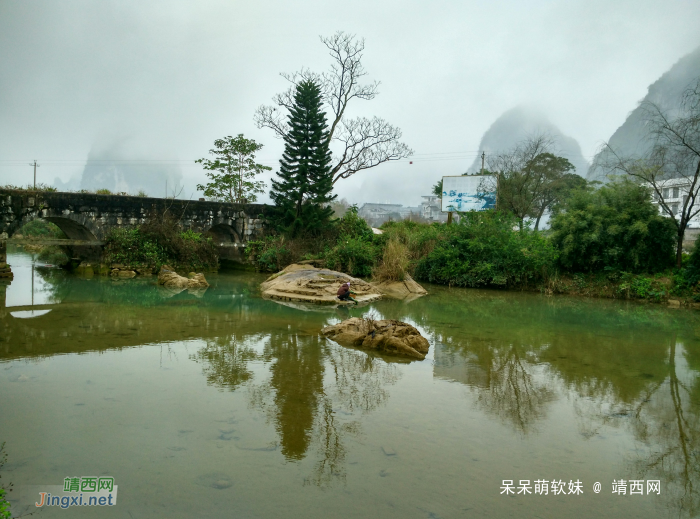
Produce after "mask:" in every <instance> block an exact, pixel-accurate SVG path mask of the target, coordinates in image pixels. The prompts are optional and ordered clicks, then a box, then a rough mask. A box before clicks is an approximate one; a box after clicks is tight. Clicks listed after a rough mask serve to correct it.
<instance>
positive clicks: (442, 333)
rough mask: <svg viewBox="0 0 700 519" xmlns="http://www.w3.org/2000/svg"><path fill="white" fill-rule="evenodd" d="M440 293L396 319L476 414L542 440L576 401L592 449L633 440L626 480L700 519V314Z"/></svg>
mask: <svg viewBox="0 0 700 519" xmlns="http://www.w3.org/2000/svg"><path fill="white" fill-rule="evenodd" d="M437 292H438V294H435V291H434V292H433V295H431V298H432V300H431V301H430V303H429V305H430V306H428V301H427V300H425V301H421V300H419V301H416V302H414V303H412V304H411V305H408V306H397V307H396V308H395V312H397V313H399V312H400V313H401V314H402V315H403V317H402V318H404V319H412V320H413V321H415V322H417V323H421V325H422V326H423V327H424V328H425V329H427V330H428V331H429V332H430V333H431V334H432V335H433V337H434V338H435V343H436V346H435V348H436V349H435V365H434V376H435V377H437V378H442V379H447V380H451V381H456V382H459V383H462V384H465V385H466V386H467V387H468V388H469V391H470V392H471V393H475V402H476V406H477V407H478V408H480V409H483V410H484V411H485V412H487V413H488V414H492V415H495V416H498V417H499V418H500V419H501V420H502V421H503V422H504V423H508V424H510V425H511V426H512V427H513V428H514V429H515V430H516V431H519V432H521V433H524V434H529V433H532V432H534V431H537V427H536V425H537V423H539V422H542V421H543V419H544V418H545V415H546V410H547V407H548V404H549V403H550V402H552V401H554V400H555V399H556V398H557V397H560V396H562V395H566V397H567V398H569V399H570V401H571V402H572V405H573V409H574V411H575V413H576V415H577V417H578V425H579V430H580V432H581V435H582V436H583V437H584V438H586V439H591V438H593V437H596V436H598V435H600V434H601V433H602V431H604V429H605V428H606V427H613V428H624V429H627V430H629V431H630V432H631V433H632V434H633V435H634V438H635V439H636V440H637V442H638V445H637V447H636V448H635V449H634V452H635V453H636V454H635V456H633V457H630V458H629V460H628V473H627V474H620V475H619V477H620V478H624V479H658V480H661V482H662V485H663V488H662V495H663V496H664V499H665V500H666V502H667V506H668V507H669V509H671V510H675V511H676V512H677V513H678V514H680V515H682V516H686V515H687V516H691V517H693V516H695V515H696V514H698V513H699V512H700V493H699V492H698V487H699V485H700V341H699V340H698V335H697V330H698V329H700V327H699V326H698V324H699V319H698V316H697V314H694V313H692V312H687V311H686V312H678V311H673V310H668V309H665V308H662V307H658V306H657V307H649V306H641V305H637V304H628V305H623V304H620V303H611V302H607V301H578V302H577V301H569V300H561V299H559V300H557V299H549V300H548V299H544V298H541V299H540V300H539V301H537V304H532V303H533V298H532V297H529V296H527V297H523V298H522V301H523V303H525V302H529V303H530V304H517V299H518V296H517V295H513V297H510V296H509V297H508V298H507V301H506V300H505V299H504V298H500V297H498V296H497V295H492V296H490V297H488V296H486V297H485V296H484V295H479V294H471V295H469V294H464V293H460V292H456V293H455V292H452V293H446V294H442V297H440V295H441V294H439V289H438V290H437ZM436 295H437V296H438V297H435V296H436ZM455 297H457V298H459V299H460V301H459V302H458V304H455V301H454V299H455ZM448 302H450V303H451V304H448ZM435 315H438V316H439V318H437V319H435V318H432V319H431V316H435Z"/></svg>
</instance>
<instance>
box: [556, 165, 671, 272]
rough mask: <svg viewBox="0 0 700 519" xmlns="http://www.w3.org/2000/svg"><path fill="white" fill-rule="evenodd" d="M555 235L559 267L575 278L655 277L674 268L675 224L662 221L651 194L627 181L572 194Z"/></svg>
mask: <svg viewBox="0 0 700 519" xmlns="http://www.w3.org/2000/svg"><path fill="white" fill-rule="evenodd" d="M552 230H553V234H552V243H554V245H555V246H556V247H557V248H558V249H559V251H560V255H559V262H560V264H561V266H562V267H564V268H565V269H567V270H570V271H573V272H593V271H600V270H605V269H612V270H621V271H627V272H657V271H660V270H663V269H665V268H668V267H669V266H670V265H672V264H673V245H674V242H675V239H674V235H675V226H674V224H673V221H671V219H670V218H665V217H663V216H661V215H659V212H658V210H657V209H656V207H655V206H654V205H653V204H652V202H651V196H650V190H649V188H647V187H644V186H640V185H638V184H635V183H634V182H631V181H630V180H627V179H621V180H617V181H615V182H611V183H610V184H608V185H605V186H603V187H601V188H600V189H598V190H578V191H574V192H572V195H571V197H570V198H569V199H568V200H567V201H566V202H564V203H563V204H562V206H561V207H560V208H558V209H557V210H556V211H555V213H554V216H553V217H552Z"/></svg>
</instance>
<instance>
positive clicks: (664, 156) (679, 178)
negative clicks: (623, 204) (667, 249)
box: [595, 78, 700, 268]
mask: <svg viewBox="0 0 700 519" xmlns="http://www.w3.org/2000/svg"><path fill="white" fill-rule="evenodd" d="M641 107H642V109H643V114H644V120H645V123H646V127H647V128H648V136H647V138H648V139H649V141H650V144H651V146H649V148H648V151H647V152H646V153H645V154H644V155H643V156H641V157H624V156H620V155H619V154H618V153H617V152H616V150H614V149H613V148H611V147H610V145H609V144H604V145H603V151H604V153H600V154H599V157H600V159H599V160H598V163H597V164H595V166H596V167H603V168H605V169H607V170H608V171H610V172H621V173H624V174H627V175H629V176H631V177H634V178H636V179H637V180H639V181H641V182H643V183H645V184H646V185H648V186H649V187H650V188H651V190H652V192H653V194H654V198H655V199H656V200H657V201H658V203H659V206H660V207H661V211H662V212H663V213H664V214H666V215H668V216H670V217H671V218H672V219H673V222H674V223H675V225H676V230H677V240H676V265H677V266H678V267H679V268H680V266H681V259H682V252H683V236H684V235H685V230H686V229H687V227H688V224H689V223H690V221H691V220H692V219H693V218H694V217H695V216H696V215H697V214H698V213H700V205H697V204H696V202H697V198H698V193H699V192H700V78H698V79H697V80H695V81H694V82H693V83H692V84H691V86H690V87H689V88H688V89H687V90H686V91H685V92H684V94H683V96H682V97H681V99H680V102H679V105H678V106H677V107H674V108H670V109H669V108H666V107H663V106H661V105H659V104H657V103H653V102H650V101H644V102H643V103H642V104H641ZM672 188H678V189H679V190H680V192H681V193H682V194H683V197H682V202H681V203H680V204H679V206H680V211H678V210H676V204H671V203H669V200H668V199H669V198H675V197H671V196H669V194H671V193H669V189H672Z"/></svg>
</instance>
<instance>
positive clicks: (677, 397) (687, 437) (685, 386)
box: [633, 340, 700, 517]
mask: <svg viewBox="0 0 700 519" xmlns="http://www.w3.org/2000/svg"><path fill="white" fill-rule="evenodd" d="M681 351H683V347H682V346H681ZM678 353H679V352H678V351H677V345H676V341H675V340H673V341H671V345H670V347H669V348H668V377H667V378H666V380H665V381H664V382H663V384H661V385H659V386H658V388H657V390H656V391H655V394H653V395H650V396H649V398H646V399H644V400H643V401H642V402H641V403H640V406H639V410H638V411H637V413H636V414H635V417H634V422H633V423H634V430H635V432H636V433H637V437H638V439H639V440H641V441H643V442H644V443H645V444H646V445H647V446H648V448H649V452H648V456H647V457H646V458H644V459H639V460H637V461H636V463H635V466H636V467H637V468H638V469H639V470H640V471H641V473H642V476H640V477H646V476H650V478H651V476H654V477H653V479H660V480H661V484H662V485H663V488H662V495H664V496H665V498H666V500H668V501H669V504H670V505H671V507H672V508H675V509H677V510H678V511H679V513H683V514H687V515H688V516H690V517H694V516H695V515H696V514H698V512H700V491H699V487H700V400H698V398H697V396H698V394H697V393H698V387H699V386H700V376H699V375H698V373H697V371H691V370H689V369H682V370H681V369H679V366H678V360H677V359H678V357H679V355H678ZM685 353H686V355H685V357H686V362H687V360H689V359H688V357H689V355H688V353H687V352H685ZM679 371H680V373H679ZM684 379H685V380H684ZM645 404H646V405H645Z"/></svg>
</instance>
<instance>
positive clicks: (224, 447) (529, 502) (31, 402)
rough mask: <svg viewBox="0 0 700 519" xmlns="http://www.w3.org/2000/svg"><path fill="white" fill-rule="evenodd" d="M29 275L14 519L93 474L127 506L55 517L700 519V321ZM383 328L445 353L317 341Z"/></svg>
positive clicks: (627, 310)
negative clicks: (288, 301) (388, 354)
mask: <svg viewBox="0 0 700 519" xmlns="http://www.w3.org/2000/svg"><path fill="white" fill-rule="evenodd" d="M32 261H33V260H32V257H31V256H30V255H28V254H24V253H19V252H14V253H12V254H10V255H9V257H8V262H9V263H10V264H11V265H12V268H13V271H14V273H15V279H14V281H13V282H12V283H11V284H10V285H9V286H7V287H6V289H3V288H0V443H1V442H3V441H4V442H6V445H5V450H6V451H7V453H8V461H7V463H6V465H5V466H4V467H3V468H2V469H0V475H2V480H0V481H1V482H2V483H4V484H7V483H8V482H13V483H14V486H15V490H14V491H13V492H12V499H13V503H14V506H15V508H14V509H13V511H14V512H15V513H20V512H31V511H35V512H36V511H37V509H36V508H35V507H33V506H32V507H30V506H28V505H26V503H28V502H34V501H37V500H38V498H39V496H38V494H37V495H34V494H31V495H28V494H29V492H30V491H29V490H27V488H28V486H31V485H39V486H41V485H47V486H49V485H63V482H64V478H66V477H87V476H94V477H102V476H104V477H107V476H110V477H114V482H115V484H117V485H118V487H119V492H118V501H117V505H116V506H112V507H104V508H100V509H96V508H94V507H82V508H81V507H75V508H70V509H68V510H62V509H60V508H57V507H54V508H46V507H43V508H41V509H40V510H39V511H38V513H36V516H38V517H123V518H131V519H139V518H147V517H168V518H180V517H183V518H184V517H187V518H191V517H197V518H199V517H211V518H220V517H221V518H223V517H233V518H247V517H259V518H277V517H280V518H282V517H284V518H288V517H303V518H315V517H324V518H325V517H344V518H346V517H347V518H363V519H367V518H375V517H381V518H383V517H387V518H394V517H395V518H413V517H415V518H453V517H494V518H501V517H518V518H521V517H543V518H544V517H546V518H550V517H557V518H568V517H571V518H573V517H596V518H601V517H605V518H607V517H615V518H628V517H629V518H632V517H634V518H656V517H695V516H697V515H698V514H699V513H700V495H699V491H700V376H699V374H700V318H699V315H700V314H699V313H697V312H693V311H690V310H684V309H680V310H677V309H676V310H671V309H667V308H664V307H661V306H658V305H657V306H654V305H640V304H635V303H627V302H619V301H606V300H584V299H573V298H566V297H546V296H540V295H537V294H520V293H513V292H507V293H506V292H497V291H482V290H462V289H448V288H445V287H437V286H427V288H428V290H429V292H430V295H429V296H427V297H423V298H421V299H418V300H415V301H412V302H410V303H403V302H398V301H389V300H387V301H380V302H378V303H376V304H373V305H371V306H368V307H360V308H351V309H349V310H335V309H326V310H324V309H318V310H317V311H304V310H300V309H297V308H292V307H289V306H284V305H281V304H278V303H275V302H271V301H265V300H263V299H261V298H260V296H259V293H258V289H257V286H258V284H259V283H260V281H261V280H263V279H264V276H260V275H254V274H249V273H231V274H225V273H222V274H218V275H208V276H207V278H208V280H209V281H210V283H211V285H212V286H211V287H210V288H209V289H208V290H207V291H206V292H205V293H203V294H189V293H187V292H182V293H180V294H172V293H170V292H168V291H166V290H164V289H162V288H160V287H157V286H155V285H154V279H155V278H152V279H149V280H142V279H138V278H137V279H134V280H126V281H118V280H113V279H106V278H98V277H95V278H92V279H81V278H77V277H75V276H70V275H66V274H65V273H64V272H62V271H60V270H57V269H54V268H47V267H41V266H39V265H38V264H36V265H33V263H32ZM3 303H4V304H3ZM367 313H373V314H374V315H375V316H376V317H382V318H391V319H400V320H403V321H407V322H409V323H412V324H414V325H415V326H416V327H418V328H419V329H420V331H421V332H422V333H423V335H424V336H426V337H427V338H428V339H429V340H430V344H431V349H430V354H429V356H428V358H427V359H426V360H424V361H421V362H397V361H396V360H392V359H390V358H382V357H379V356H376V355H374V356H373V355H368V354H367V353H365V352H362V351H358V350H353V349H348V348H344V347H342V346H339V345H337V344H335V343H333V342H331V341H328V340H325V339H323V338H321V337H320V336H319V333H318V332H319V330H320V329H321V328H322V327H323V326H325V325H327V324H330V323H335V322H338V321H339V320H342V319H344V318H347V317H349V316H362V315H365V314H367ZM504 480H509V481H512V482H513V489H514V491H515V493H514V494H509V493H508V492H507V491H506V492H505V493H504V490H503V489H504V488H507V485H504ZM538 480H540V481H546V482H547V490H548V493H547V494H546V495H545V494H544V493H543V490H542V488H541V487H542V483H540V484H539V487H540V488H538V490H540V493H536V491H535V484H536V482H537V481H538ZM620 480H624V482H625V483H624V484H619V482H620ZM655 480H658V481H659V487H658V488H659V493H656V492H655V491H654V492H651V493H648V486H649V482H650V481H655ZM553 481H554V482H555V484H554V485H552V482H553ZM560 481H562V482H564V492H561V493H556V494H554V493H553V487H554V488H556V487H558V486H559V485H557V484H556V483H558V482H560ZM631 481H634V482H635V483H630V482H631ZM637 481H641V482H642V487H643V492H642V494H641V495H640V494H638V493H637V492H638V489H639V485H638V483H636V482H637ZM577 482H580V488H581V491H582V493H576V488H577ZM597 482H599V483H600V492H599V493H596V492H595V491H594V486H595V483H597ZM570 483H571V485H570ZM613 483H616V487H617V488H618V489H620V488H623V487H624V489H625V490H626V493H625V494H624V495H622V494H619V493H613V492H612V491H613ZM652 486H653V483H652ZM528 489H529V492H530V493H528ZM23 490H24V495H23V494H22V492H23ZM570 490H571V492H570ZM633 492H634V493H633ZM20 498H21V499H20ZM31 508H34V510H31Z"/></svg>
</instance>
